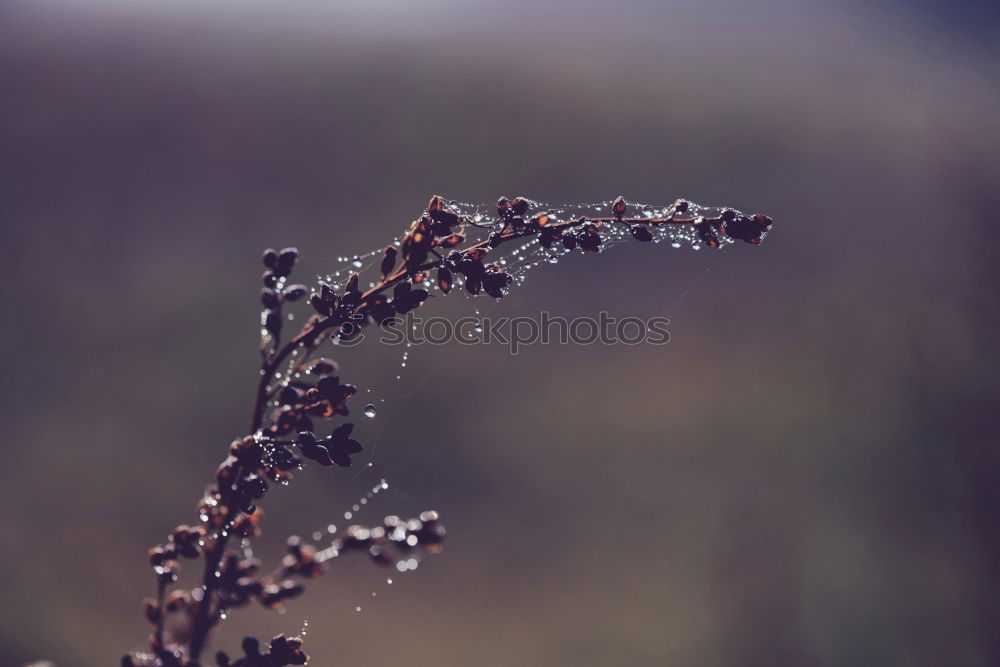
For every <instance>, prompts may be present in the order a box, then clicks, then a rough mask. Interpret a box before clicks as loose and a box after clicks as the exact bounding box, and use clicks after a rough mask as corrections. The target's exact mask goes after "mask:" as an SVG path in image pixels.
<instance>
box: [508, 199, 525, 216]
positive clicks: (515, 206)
mask: <svg viewBox="0 0 1000 667" xmlns="http://www.w3.org/2000/svg"><path fill="white" fill-rule="evenodd" d="M510 208H511V210H512V211H513V212H514V215H521V216H523V215H524V214H525V213H527V212H528V200H527V199H525V198H524V197H514V201H512V202H511V203H510Z"/></svg>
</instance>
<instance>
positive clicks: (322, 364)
mask: <svg viewBox="0 0 1000 667" xmlns="http://www.w3.org/2000/svg"><path fill="white" fill-rule="evenodd" d="M309 372H310V373H312V374H313V375H333V374H334V373H336V372H337V362H336V361H334V360H333V359H327V358H326V357H320V358H319V359H317V360H316V361H314V362H312V364H311V365H310V366H309Z"/></svg>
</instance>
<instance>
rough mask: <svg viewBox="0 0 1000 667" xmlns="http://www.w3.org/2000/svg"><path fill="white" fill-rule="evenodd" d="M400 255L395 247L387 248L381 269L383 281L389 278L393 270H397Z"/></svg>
mask: <svg viewBox="0 0 1000 667" xmlns="http://www.w3.org/2000/svg"><path fill="white" fill-rule="evenodd" d="M398 254H399V251H398V250H396V247H395V246H387V247H386V249H385V254H384V255H382V267H381V269H380V270H381V272H382V280H383V281H384V280H385V279H386V278H387V277H388V276H389V274H390V273H392V270H393V269H394V268H396V256H397V255H398Z"/></svg>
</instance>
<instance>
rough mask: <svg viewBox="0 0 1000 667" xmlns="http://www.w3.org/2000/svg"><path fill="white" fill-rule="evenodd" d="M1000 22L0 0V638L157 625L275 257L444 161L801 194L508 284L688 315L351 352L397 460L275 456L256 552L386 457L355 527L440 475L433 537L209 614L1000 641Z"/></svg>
mask: <svg viewBox="0 0 1000 667" xmlns="http://www.w3.org/2000/svg"><path fill="white" fill-rule="evenodd" d="M998 19H1000V11H998V10H997V6H996V5H995V4H993V3H985V2H983V3H962V2H957V3H955V2H948V3H946V2H943V1H941V2H939V1H936V0H923V1H919V2H913V1H908V2H902V1H896V2H876V3H871V2H860V1H858V2H855V1H852V0H848V1H846V2H819V1H815V0H814V1H801V2H792V1H790V0H773V1H763V0H762V1H756V0H753V1H750V2H742V1H736V0H730V1H727V0H710V1H706V2H692V1H688V0H684V1H681V0H669V1H666V2H653V1H648V0H642V1H637V2H636V1H625V2H615V3H611V2H607V3H605V2H589V1H586V0H585V1H583V2H568V1H566V0H560V1H557V2H552V3H545V4H544V5H543V6H539V5H536V4H535V3H528V2H522V1H520V0H515V1H513V2H504V3H499V2H496V3H478V2H453V1H447V0H446V1H440V2H429V3H406V2H370V3H340V2H333V1H331V2H318V1H312V2H310V1H302V2H291V3H289V2H286V3H271V2H263V1H248V2H240V3H237V2H228V1H223V0H202V1H200V2H194V1H189V0H177V1H174V2H126V1H125V0H118V1H113V0H105V1H98V0H91V1H87V0H62V1H59V0H7V1H6V2H4V3H2V4H0V77H2V82H3V85H2V90H3V93H2V99H3V103H2V104H0V120H2V130H0V221H2V225H3V230H2V232H3V234H2V241H0V252H2V261H3V266H4V268H5V275H6V279H5V280H3V281H2V282H0V297H2V300H3V302H4V303H5V304H6V306H5V308H4V312H5V315H4V317H3V326H2V327H0V347H2V349H3V350H4V351H5V353H6V354H5V356H4V362H3V377H4V381H3V384H2V392H3V401H2V403H0V411H2V419H3V423H4V424H5V428H4V435H3V437H2V443H3V445H2V446H3V458H4V464H5V465H4V466H3V470H2V473H0V474H2V476H3V477H2V484H0V501H2V504H3V508H4V516H3V520H2V522H0V531H2V532H0V563H2V573H0V586H2V589H0V590H2V591H3V597H4V600H5V602H4V604H3V605H2V606H0V664H3V665H18V664H23V663H25V662H28V661H31V660H38V659H43V658H44V659H50V660H53V661H54V662H56V663H57V664H58V665H60V666H64V667H69V666H76V665H113V664H118V659H119V657H120V656H121V654H123V653H124V652H125V651H126V650H129V649H134V648H142V647H144V646H145V642H146V636H147V634H148V628H147V626H146V624H145V622H144V621H143V620H142V619H141V618H140V614H139V602H140V600H141V598H142V597H144V596H146V595H150V594H151V593H152V592H153V587H154V584H153V580H152V576H151V575H150V573H149V570H148V567H147V565H146V561H145V553H146V550H147V549H148V548H149V547H150V546H151V545H153V544H156V543H159V542H162V541H163V540H164V539H165V537H166V535H167V533H168V531H169V530H170V529H171V528H172V527H173V526H175V525H176V524H177V523H180V522H189V521H192V520H194V518H195V517H194V503H195V501H196V500H197V498H198V496H199V494H200V493H201V491H202V489H203V487H204V485H205V484H206V483H207V482H209V481H210V480H211V479H212V475H213V471H214V468H215V466H216V465H217V464H218V462H219V461H220V460H221V459H222V458H223V456H224V452H225V448H226V447H227V446H228V444H229V442H230V441H231V440H232V439H233V438H234V437H237V436H241V435H243V434H244V432H245V430H246V428H247V425H248V420H249V414H250V402H251V398H252V392H253V389H254V385H255V383H256V379H257V367H258V360H259V357H258V353H257V331H258V323H257V320H258V302H257V293H258V290H259V282H258V281H259V278H258V276H259V274H260V271H261V267H260V264H259V254H260V251H261V250H262V249H263V248H265V247H267V246H277V247H282V246H285V245H296V246H298V247H299V248H300V249H301V250H302V262H301V264H300V268H299V269H298V277H299V278H300V279H302V278H309V279H311V278H312V277H313V276H314V275H315V274H316V273H319V272H325V271H327V270H329V269H330V268H331V267H332V266H333V265H335V264H336V261H335V260H336V257H337V256H338V255H341V254H352V253H354V252H357V251H359V250H364V251H367V250H370V249H372V248H374V247H377V246H379V245H384V244H385V243H386V242H387V241H388V240H389V239H391V238H392V237H394V236H395V235H397V234H398V233H399V232H400V231H401V230H402V229H403V227H404V226H405V225H406V224H407V223H408V222H409V221H410V220H412V219H413V218H414V217H415V216H416V215H418V214H419V213H420V211H421V210H422V208H423V207H424V206H425V204H426V202H427V199H428V197H429V196H430V195H431V194H434V193H441V194H443V195H445V196H448V197H455V198H459V199H463V200H466V201H484V202H488V201H493V200H495V199H496V197H497V196H499V195H501V194H506V195H509V196H513V195H518V194H522V195H525V196H528V197H533V198H537V199H542V200H547V201H556V202H558V201H581V200H592V201H597V200H604V199H609V198H613V197H614V196H616V195H619V194H621V195H624V196H625V197H626V198H627V199H629V200H631V201H640V202H649V203H653V202H655V203H663V202H669V201H673V200H674V199H675V198H676V197H687V198H690V199H692V200H694V201H697V202H700V203H704V204H722V205H731V206H734V207H737V208H740V209H743V210H745V211H748V212H757V211H760V212H765V213H767V214H769V215H770V216H772V217H773V218H774V219H775V221H776V223H775V228H774V230H773V232H772V234H771V236H770V237H769V238H768V241H767V243H766V244H765V245H763V246H760V247H756V248H754V247H750V246H747V245H745V244H739V245H738V246H736V247H733V248H731V249H729V250H727V251H726V252H725V253H724V254H723V255H721V256H720V255H712V254H710V253H708V252H706V251H702V252H693V251H691V250H689V249H684V250H671V249H670V248H666V247H662V246H655V247H652V246H646V245H641V244H626V245H623V246H621V247H618V248H615V249H614V250H612V251H611V252H609V253H607V254H606V255H602V256H599V257H592V256H591V257H584V256H580V257H575V258H572V259H571V260H564V261H562V262H560V264H559V265H558V266H553V267H542V268H539V269H536V270H535V271H534V273H533V274H532V275H531V277H530V278H529V280H528V283H527V284H526V285H525V287H524V288H523V289H519V290H516V291H515V292H513V293H512V295H511V296H510V297H509V298H507V299H504V300H503V301H502V302H501V303H500V304H499V305H498V306H497V308H496V309H495V311H494V314H496V315H501V314H502V315H531V314H537V313H538V312H539V311H540V310H542V309H548V310H550V311H551V312H552V313H553V314H560V315H563V316H565V317H575V316H579V315H595V314H596V313H597V312H598V311H600V310H602V309H605V310H607V311H609V312H610V313H611V314H612V315H617V316H629V315H637V316H641V317H649V316H653V315H662V314H666V315H667V316H668V317H670V319H671V326H670V331H671V334H672V340H671V342H670V344H669V345H666V346H662V347H656V346H643V347H636V348H629V349H628V350H627V351H625V350H623V349H621V348H608V347H601V346H591V347H576V346H566V347H558V346H547V347H545V346H535V347H530V348H528V349H526V350H524V352H523V353H522V354H520V355H518V356H517V357H511V356H510V355H509V354H508V353H507V352H506V350H505V349H504V348H503V346H499V345H495V346H479V347H475V348H471V347H459V346H455V347H454V348H442V347H436V348H420V349H416V350H415V351H414V352H413V353H412V354H411V358H410V363H409V364H408V366H407V368H405V369H402V370H404V371H405V372H404V373H402V378H401V379H400V380H399V381H398V382H397V381H396V380H395V375H396V374H397V372H398V366H397V364H398V362H399V353H400V351H399V350H398V349H391V350H389V351H388V352H386V351H385V350H380V349H378V348H374V347H373V346H368V347H367V348H365V349H359V350H351V351H349V352H343V353H342V354H340V355H336V354H334V355H332V356H336V357H337V358H338V359H339V361H340V362H341V365H342V374H343V376H344V377H345V378H346V379H347V380H349V381H352V382H354V383H356V384H358V385H359V386H360V387H361V388H362V389H363V390H365V391H367V390H368V389H371V390H372V392H373V395H377V396H380V397H384V398H385V399H386V401H385V404H384V406H383V407H381V408H380V412H379V415H378V416H377V417H376V419H375V420H373V421H369V422H366V423H364V424H361V425H359V427H358V435H359V436H360V438H361V440H362V441H365V440H366V437H367V438H370V437H371V436H372V435H373V434H374V432H375V431H376V430H377V429H382V431H381V433H380V434H379V436H378V448H377V451H376V454H375V457H374V460H373V463H374V466H373V467H372V469H371V470H369V471H365V470H363V469H352V470H350V471H344V470H339V469H338V470H334V471H330V470H326V469H323V470H313V469H307V470H306V471H304V472H303V473H302V474H301V475H300V476H299V479H297V480H296V483H295V484H294V485H293V486H291V487H290V488H288V489H282V490H280V491H277V492H274V493H272V494H269V496H268V498H267V499H266V505H265V506H266V510H267V516H266V521H265V523H264V530H265V536H264V538H263V539H262V543H263V547H262V553H263V554H264V555H265V557H266V558H268V559H269V560H270V561H271V562H273V560H274V558H276V557H277V554H278V553H279V552H280V550H281V545H282V543H283V541H284V538H285V537H286V536H287V535H288V534H290V533H298V534H302V535H309V534H310V533H311V532H312V531H314V530H316V529H317V528H319V527H322V526H326V525H327V524H328V523H331V522H333V523H338V524H339V525H342V524H344V523H345V522H344V520H343V513H344V511H345V510H347V509H349V507H350V505H351V504H352V503H355V502H356V501H357V499H358V498H359V497H360V496H361V495H362V494H364V493H365V492H366V491H367V490H369V489H370V488H371V487H372V485H373V484H375V483H376V482H377V481H378V479H379V478H381V477H385V478H386V479H388V480H389V482H390V484H391V490H390V492H388V493H385V494H380V495H379V496H378V497H377V499H375V500H373V501H372V502H371V503H370V504H369V505H367V506H366V507H365V508H364V509H363V510H362V511H361V512H359V513H358V515H357V517H356V519H357V520H359V521H374V520H377V519H378V518H380V517H381V516H382V515H384V514H390V513H395V514H401V515H407V516H411V515H413V514H414V513H416V512H419V511H420V510H423V509H428V508H434V509H437V510H439V511H440V512H441V513H442V515H443V517H444V519H445V520H446V524H447V526H448V528H449V542H448V544H447V546H446V549H445V551H444V553H442V554H441V555H440V556H435V557H432V558H428V559H426V560H424V561H423V562H422V563H421V566H420V568H419V569H418V570H417V571H416V572H414V573H408V574H406V575H402V576H396V577H395V579H394V583H393V584H392V585H391V586H390V585H388V584H387V583H386V581H385V578H386V573H385V572H384V571H381V570H376V569H375V568H374V567H373V566H371V565H370V564H369V563H367V562H365V561H364V560H363V559H361V558H356V559H353V560H346V559H345V560H343V561H341V562H335V563H334V568H333V571H332V572H331V573H330V575H328V576H327V577H326V578H324V579H322V580H319V581H317V582H315V583H313V584H312V585H311V586H310V587H309V589H308V590H307V592H306V594H305V596H304V597H302V598H300V599H299V600H296V601H295V602H294V603H293V604H291V605H290V607H289V610H288V612H287V613H286V614H285V615H283V616H279V615H275V614H274V613H273V612H268V613H265V612H263V611H250V612H241V613H240V614H237V615H235V616H234V617H233V619H232V620H231V621H229V623H228V625H226V626H225V627H224V629H223V631H222V632H221V634H220V635H219V637H218V641H217V645H218V646H221V647H226V648H229V649H230V650H234V649H235V648H236V647H237V646H238V643H239V639H240V637H241V636H242V635H243V634H244V633H245V632H248V631H251V632H259V633H261V634H266V635H267V636H270V634H276V633H278V632H286V633H295V632H297V631H298V630H299V628H300V627H301V625H302V623H303V621H304V620H308V621H309V635H308V638H307V639H308V644H307V649H308V651H309V653H310V654H312V656H313V664H318V665H333V664H366V665H396V664H406V665H414V666H415V665H447V666H452V665H454V666H465V665H482V666H491V667H492V666H506V665H635V666H639V665H770V666H773V665H847V664H851V665H992V664H997V661H998V660H1000V642H998V640H997V639H996V628H997V622H998V620H1000V606H998V603H997V593H998V585H1000V575H998V573H1000V567H998V563H997V561H998V547H1000V536H998V532H997V528H996V521H997V516H998V515H997V510H998V508H1000V497H998V496H1000V494H998V488H1000V486H998V482H1000V465H998V463H1000V453H998V447H997V442H998V438H997V434H996V427H995V410H996V409H997V399H998V396H1000V386H998V380H997V373H996V368H997V362H998V359H997V357H998V353H997V346H996V343H995V341H994V335H995V332H996V330H997V325H998V324H1000V322H998V317H997V315H998V309H997V300H996V298H995V294H994V292H995V284H996V278H997V276H996V267H997V261H998V259H1000V258H998V257H997V250H996V248H997V244H996V242H995V240H994V239H993V238H992V233H993V230H992V229H991V227H995V226H996V225H997V224H998V223H1000V220H998V216H997V211H998V206H1000V189H998V187H997V185H998V183H1000V169H998V167H997V161H998V158H1000V89H998V87H997V85H996V82H997V81H998V80H1000V57H998V56H1000V53H998V51H1000V49H998V43H1000V42H998V37H1000V30H998V26H1000V20H998ZM484 299H485V297H484ZM489 301H491V300H485V301H481V302H469V301H466V300H464V299H461V298H456V299H448V300H438V301H437V302H435V303H433V304H432V306H433V311H434V312H436V313H441V314H452V313H453V314H456V315H457V314H468V313H469V312H470V310H471V309H473V308H475V307H482V306H483V305H487V306H488V305H490V304H489ZM623 352H624V354H622V353H623ZM440 396H447V401H445V402H444V405H442V401H441V400H440ZM357 400H358V399H355V401H357ZM360 405H362V404H358V405H356V406H355V407H356V408H357V407H360ZM372 593H376V594H377V596H376V597H373V596H372ZM357 606H361V607H362V612H361V613H357V612H356V611H355V607H357Z"/></svg>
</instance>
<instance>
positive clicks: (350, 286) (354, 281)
mask: <svg viewBox="0 0 1000 667" xmlns="http://www.w3.org/2000/svg"><path fill="white" fill-rule="evenodd" d="M359 280H360V277H359V276H358V274H357V273H352V274H351V277H350V278H348V279H347V285H345V286H344V291H345V292H357V291H358V281H359Z"/></svg>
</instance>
